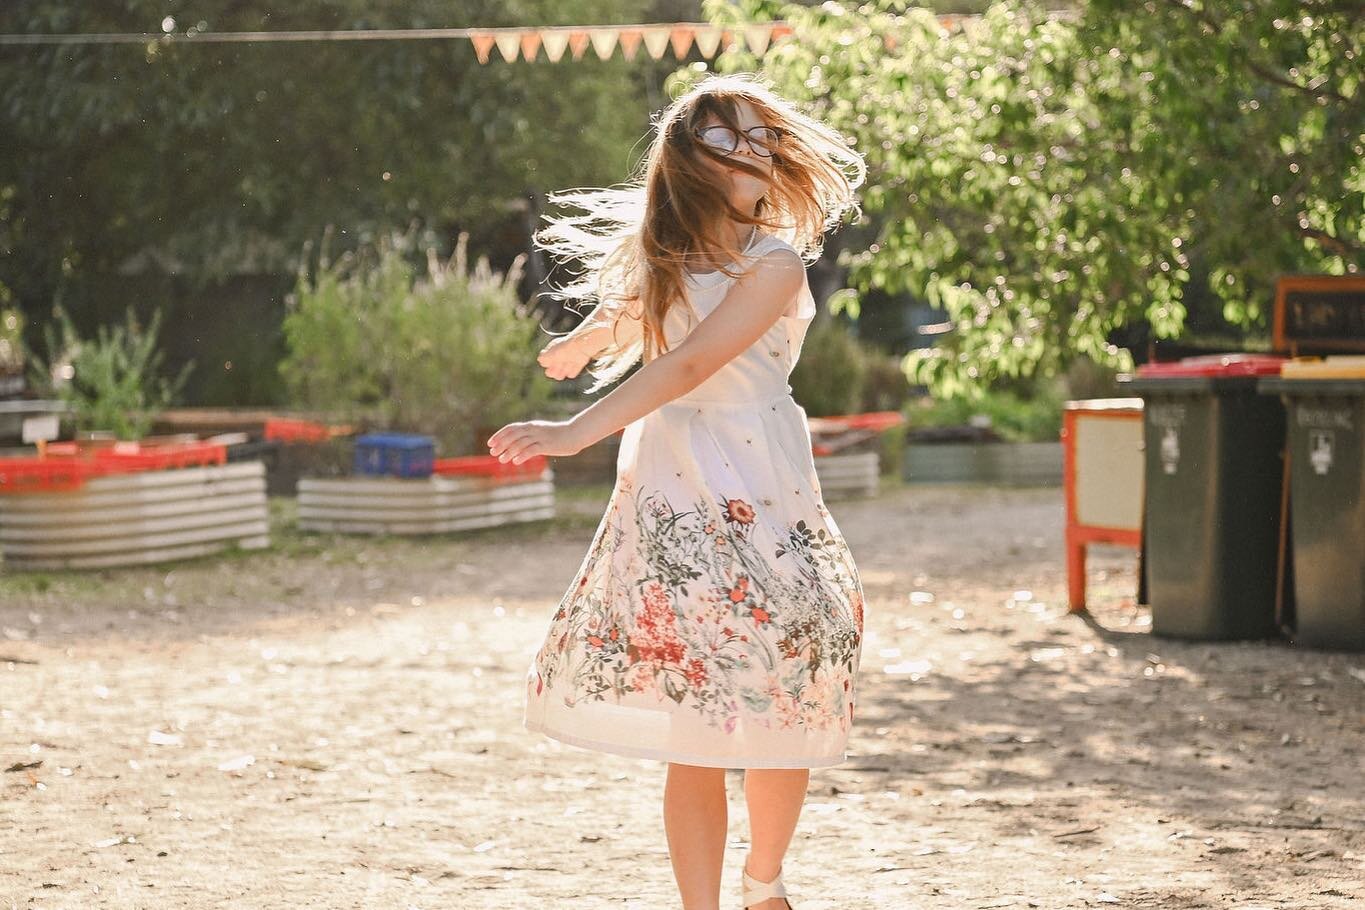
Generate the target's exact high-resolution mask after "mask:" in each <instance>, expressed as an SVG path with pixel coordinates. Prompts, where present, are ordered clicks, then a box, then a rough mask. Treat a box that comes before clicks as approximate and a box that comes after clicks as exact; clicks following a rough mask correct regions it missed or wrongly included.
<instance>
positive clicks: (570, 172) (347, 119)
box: [0, 0, 645, 324]
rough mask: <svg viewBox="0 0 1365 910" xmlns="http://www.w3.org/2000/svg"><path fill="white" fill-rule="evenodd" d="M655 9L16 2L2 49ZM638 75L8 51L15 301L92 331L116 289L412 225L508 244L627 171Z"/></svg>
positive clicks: (244, 53)
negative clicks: (528, 210) (112, 286)
mask: <svg viewBox="0 0 1365 910" xmlns="http://www.w3.org/2000/svg"><path fill="white" fill-rule="evenodd" d="M644 6H645V3H644V0H555V2H549V0H497V2H494V0H470V2H460V3H449V2H437V0H406V2H403V3H373V2H364V0H294V2H290V3H285V4H281V3H264V2H259V0H248V2H234V3H224V2H221V0H217V2H210V0H172V2H167V0H120V2H99V3H86V2H72V0H30V2H25V3H22V4H6V8H5V9H4V10H3V11H0V31H5V32H24V33H39V32H45V33H46V32H57V33H66V32H111V31H131V32H149V33H161V31H162V29H163V20H165V27H166V28H168V29H171V30H173V31H174V32H175V33H176V34H177V35H181V36H183V35H184V33H185V32H186V31H187V30H189V29H194V30H196V31H215V30H216V31H241V30H266V31H269V30H286V29H331V28H335V29H349V28H366V27H379V28H390V27H420V26H438V25H439V26H455V27H458V26H474V25H479V26H497V25H526V24H556V23H562V22H575V23H578V22H581V23H594V22H604V21H608V22H610V21H638V19H637V18H636V17H637V16H638V15H639V12H640V10H641V9H642V8H643V7H644ZM638 66H639V64H638V62H637V63H635V64H628V63H626V62H624V61H622V60H620V59H615V60H611V61H599V60H596V59H595V58H594V57H593V56H592V55H591V54H588V55H585V56H584V58H583V59H582V60H579V61H576V62H561V63H559V64H549V63H547V62H545V61H544V59H543V55H542V59H541V60H540V61H539V62H535V63H526V62H522V61H518V62H517V63H514V64H507V63H504V62H502V61H501V60H496V61H494V62H491V63H489V64H488V65H480V64H479V63H478V61H477V59H476V57H475V55H474V52H473V50H472V48H471V45H470V43H469V42H468V41H467V40H463V39H449V40H424V41H344V42H331V43H321V42H302V43H292V42H285V43H271V44H247V43H240V44H239V43H223V44H207V43H202V44H197V45H196V44H194V43H193V42H192V41H183V40H182V41H171V42H166V41H162V40H153V41H149V42H148V43H146V44H145V45H127V44H115V45H93V46H92V45H81V46H70V45H59V46H50V45H45V46H8V47H3V48H0V136H3V137H4V138H3V141H0V286H5V285H7V286H8V287H9V288H10V289H11V290H12V291H13V294H14V296H15V298H16V300H18V301H19V302H20V303H21V304H22V305H23V306H24V308H25V310H26V311H27V312H29V313H30V315H31V316H34V317H37V318H35V319H34V320H33V322H34V323H35V324H37V323H39V322H41V321H42V317H45V315H46V308H47V307H48V306H50V304H51V301H52V299H53V298H54V297H55V296H56V294H57V293H58V290H59V289H62V290H63V299H64V300H66V301H67V303H68V305H69V307H70V309H71V310H72V313H73V316H75V317H77V318H78V321H84V322H90V321H93V320H92V319H90V318H88V317H89V316H90V315H91V313H93V312H94V311H96V310H98V308H99V302H98V296H99V293H98V288H97V286H98V284H99V283H100V282H101V279H102V277H104V276H110V275H114V274H117V273H121V272H139V271H143V270H151V271H157V272H167V273H174V274H177V275H181V276H188V277H189V278H191V279H192V280H193V281H195V282H199V283H201V284H202V283H205V282H211V281H215V280H216V279H218V278H219V277H221V276H224V275H230V274H236V273H254V274H280V275H288V274H291V273H292V272H293V271H294V267H295V264H296V262H295V260H296V257H297V253H298V251H299V250H300V249H301V248H302V247H303V245H304V243H305V241H306V240H307V239H308V238H311V237H316V236H317V235H318V233H319V232H320V231H322V230H323V228H324V226H326V225H329V224H335V225H340V226H342V227H341V230H340V232H339V233H340V236H339V237H338V238H337V245H338V246H341V245H344V244H345V243H346V242H347V241H348V239H349V241H350V242H351V243H352V244H356V243H359V242H361V240H362V236H361V235H372V234H378V233H382V232H384V231H386V230H388V229H389V228H390V227H392V226H394V225H399V226H401V225H406V224H407V223H408V222H410V221H411V220H412V219H414V218H419V219H421V220H423V221H424V222H425V223H427V224H428V225H430V226H433V227H434V228H435V229H436V230H437V231H438V232H439V233H440V234H441V235H442V236H446V237H449V236H453V235H454V234H455V233H456V232H457V230H468V231H470V232H472V233H474V235H475V236H479V237H487V238H489V239H490V241H493V240H495V239H496V238H495V237H494V234H495V231H496V230H498V229H505V227H506V226H507V222H508V219H509V212H510V213H512V216H513V217H516V214H515V213H516V207H517V206H518V205H519V204H522V203H523V202H524V200H523V199H522V197H523V196H524V195H525V194H526V193H527V192H528V191H530V190H544V189H547V188H552V187H560V186H568V185H576V184H583V183H593V182H604V183H610V182H613V181H615V180H617V179H619V175H620V174H622V173H624V172H625V171H626V170H627V168H628V161H627V158H628V157H629V155H630V152H631V146H632V144H633V143H634V141H635V139H636V138H637V136H638V134H639V131H640V129H641V126H642V125H643V121H644V116H643V115H644V103H643V99H642V97H641V94H642V93H641V88H640V86H639V85H638V84H637V83H636V82H633V81H632V80H631V79H630V78H628V77H627V74H628V73H630V72H632V71H633V70H632V69H631V68H632V67H633V68H635V69H638ZM570 69H571V70H572V77H571V78H566V74H567V71H568V70H570ZM637 112H638V114H637ZM513 246H516V243H515V242H514V244H513ZM83 295H84V296H83Z"/></svg>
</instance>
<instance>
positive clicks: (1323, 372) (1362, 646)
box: [1260, 356, 1365, 651]
mask: <svg viewBox="0 0 1365 910" xmlns="http://www.w3.org/2000/svg"><path fill="white" fill-rule="evenodd" d="M1260 390H1261V392H1263V393H1266V394H1270V395H1277V396H1279V398H1280V399H1281V400H1282V401H1283V402H1284V403H1285V406H1286V412H1287V415H1288V421H1287V423H1288V429H1287V436H1288V438H1287V440H1286V445H1287V448H1288V452H1289V527H1290V535H1289V536H1290V539H1291V541H1292V542H1293V543H1292V547H1293V555H1294V604H1295V608H1294V609H1295V628H1294V641H1295V643H1296V644H1304V645H1307V646H1309V647H1315V648H1324V649H1330V650H1345V651H1365V457H1363V456H1362V452H1361V449H1362V447H1365V435H1363V434H1362V425H1363V424H1365V357H1359V356H1357V357H1328V358H1326V359H1323V360H1295V361H1291V362H1289V363H1287V364H1285V366H1284V369H1283V371H1282V372H1281V375H1280V376H1279V377H1278V378H1274V377H1272V378H1266V379H1262V380H1261V381H1260Z"/></svg>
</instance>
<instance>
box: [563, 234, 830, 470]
mask: <svg viewBox="0 0 1365 910" xmlns="http://www.w3.org/2000/svg"><path fill="white" fill-rule="evenodd" d="M804 275H805V264H804V263H803V262H802V261H801V258H800V257H799V256H797V255H796V254H795V253H793V252H792V251H791V250H774V251H773V252H770V253H768V254H767V255H765V256H763V257H761V258H760V259H759V260H758V261H757V262H756V263H754V265H753V266H752V267H751V268H749V270H748V271H747V272H745V273H744V274H743V275H741V276H740V277H739V278H737V279H736V280H735V283H734V284H733V285H732V286H731V288H730V291H729V293H727V294H726V295H725V299H723V300H722V301H721V302H720V303H719V304H718V305H717V306H716V308H715V309H714V310H712V311H711V313H710V314H709V315H708V316H707V317H706V318H705V319H702V320H701V321H700V322H698V323H697V326H696V328H694V329H693V330H692V331H691V332H690V333H689V334H688V335H687V337H686V338H684V339H683V341H682V342H681V343H680V344H679V345H678V346H677V347H675V348H673V349H672V350H670V351H667V352H665V353H664V354H662V355H660V356H659V357H656V358H654V359H653V360H651V361H650V362H649V363H646V364H645V365H644V366H642V367H640V369H638V370H637V371H636V372H635V373H634V375H632V376H631V377H630V378H629V379H627V380H625V381H624V382H622V383H621V384H620V385H619V386H617V387H616V388H615V389H613V390H612V391H611V392H610V393H609V394H607V395H605V396H603V397H602V398H600V399H599V400H598V401H596V402H595V403H594V404H593V405H592V406H590V407H588V408H585V409H584V410H583V411H580V412H579V413H578V414H577V415H575V416H574V418H573V420H572V424H573V426H574V429H575V433H576V434H581V435H579V441H580V442H582V444H583V447H584V448H586V447H587V446H589V445H592V444H593V443H595V442H597V441H598V440H600V439H603V438H605V437H607V436H609V435H611V434H612V433H615V432H616V431H617V430H620V429H621V428H622V427H624V426H626V425H627V424H629V423H631V422H633V421H635V420H637V419H639V418H640V417H643V416H644V415H646V414H648V413H650V412H651V411H653V410H654V409H655V408H657V407H659V406H660V405H663V404H667V403H668V402H670V401H672V400H673V399H675V398H677V397H679V396H680V395H685V394H687V393H688V392H690V391H691V390H692V389H694V388H696V387H697V386H699V385H701V383H702V382H704V381H705V380H706V379H707V378H708V377H709V376H710V375H711V374H712V373H714V372H716V371H717V370H719V369H720V368H721V367H722V366H724V365H725V364H726V363H728V362H730V361H731V360H732V359H734V357H735V356H737V355H738V354H740V353H741V352H743V351H744V350H745V349H746V348H748V347H749V346H750V345H751V344H753V343H754V342H755V341H757V340H758V339H759V338H761V337H762V336H763V334H764V333H765V332H767V331H768V329H770V328H772V326H773V324H774V323H775V322H777V320H778V318H779V317H780V316H781V315H782V313H783V312H784V311H785V310H786V309H787V307H788V306H789V305H790V304H791V301H792V298H793V297H795V296H796V294H797V292H798V291H799V290H800V289H801V282H802V280H803V278H804ZM606 331H608V332H609V331H610V329H609V328H608V329H606Z"/></svg>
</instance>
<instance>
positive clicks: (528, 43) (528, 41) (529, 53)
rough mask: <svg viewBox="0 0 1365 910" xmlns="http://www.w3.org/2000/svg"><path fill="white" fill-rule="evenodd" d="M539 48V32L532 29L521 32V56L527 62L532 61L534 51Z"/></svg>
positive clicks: (534, 56) (533, 60)
mask: <svg viewBox="0 0 1365 910" xmlns="http://www.w3.org/2000/svg"><path fill="white" fill-rule="evenodd" d="M538 50H540V32H538V31H535V30H532V31H526V32H522V33H521V56H522V58H523V59H525V60H526V62H527V63H534V62H535V60H536V51H538Z"/></svg>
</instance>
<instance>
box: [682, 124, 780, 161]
mask: <svg viewBox="0 0 1365 910" xmlns="http://www.w3.org/2000/svg"><path fill="white" fill-rule="evenodd" d="M786 132H787V131H786V130H784V129H782V128H781V127H777V126H751V127H749V128H748V129H747V130H745V131H744V138H745V141H747V142H748V143H749V148H751V149H753V152H754V154H755V155H757V156H758V157H760V158H771V157H772V156H773V153H774V152H775V151H777V147H778V145H779V144H780V143H781V142H782V136H783V134H784V133H786ZM739 136H740V134H739V133H737V132H735V131H734V130H733V129H731V128H730V127H728V126H720V125H717V126H704V127H702V128H701V129H699V130H697V138H698V139H700V140H701V141H702V142H703V143H705V144H706V146H707V147H708V148H713V149H715V150H716V151H718V152H720V153H721V154H722V155H733V154H734V153H735V151H736V150H738V149H739Z"/></svg>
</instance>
